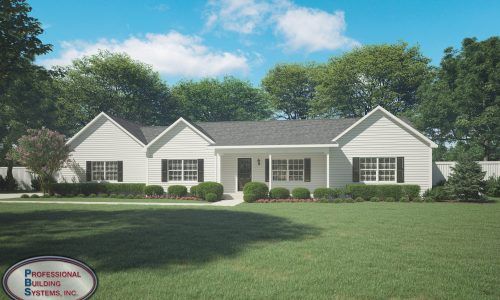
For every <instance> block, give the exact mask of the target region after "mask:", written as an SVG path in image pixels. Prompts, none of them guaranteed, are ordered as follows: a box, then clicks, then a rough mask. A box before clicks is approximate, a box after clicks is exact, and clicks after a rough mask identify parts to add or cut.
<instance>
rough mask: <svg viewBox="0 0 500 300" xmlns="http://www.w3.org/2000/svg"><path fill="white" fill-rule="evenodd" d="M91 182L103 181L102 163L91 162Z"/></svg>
mask: <svg viewBox="0 0 500 300" xmlns="http://www.w3.org/2000/svg"><path fill="white" fill-rule="evenodd" d="M92 180H104V162H103V161H93V162H92Z"/></svg>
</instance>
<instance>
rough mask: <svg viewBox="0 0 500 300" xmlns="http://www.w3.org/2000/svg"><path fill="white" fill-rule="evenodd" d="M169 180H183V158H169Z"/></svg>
mask: <svg viewBox="0 0 500 300" xmlns="http://www.w3.org/2000/svg"><path fill="white" fill-rule="evenodd" d="M167 170H168V180H169V181H182V160H181V159H169V160H168V165H167Z"/></svg>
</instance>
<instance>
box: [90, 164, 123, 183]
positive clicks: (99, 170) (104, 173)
mask: <svg viewBox="0 0 500 300" xmlns="http://www.w3.org/2000/svg"><path fill="white" fill-rule="evenodd" d="M102 180H107V181H117V180H118V161H92V181H102Z"/></svg>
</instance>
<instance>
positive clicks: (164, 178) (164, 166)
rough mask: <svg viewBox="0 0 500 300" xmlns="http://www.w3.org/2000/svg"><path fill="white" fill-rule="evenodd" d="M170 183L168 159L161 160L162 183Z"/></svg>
mask: <svg viewBox="0 0 500 300" xmlns="http://www.w3.org/2000/svg"><path fill="white" fill-rule="evenodd" d="M167 181H168V159H162V160H161V182H167Z"/></svg>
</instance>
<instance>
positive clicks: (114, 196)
mask: <svg viewBox="0 0 500 300" xmlns="http://www.w3.org/2000/svg"><path fill="white" fill-rule="evenodd" d="M109 198H118V195H117V194H109Z"/></svg>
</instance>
